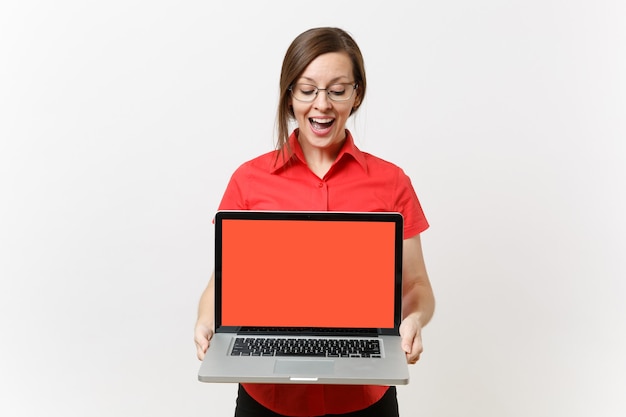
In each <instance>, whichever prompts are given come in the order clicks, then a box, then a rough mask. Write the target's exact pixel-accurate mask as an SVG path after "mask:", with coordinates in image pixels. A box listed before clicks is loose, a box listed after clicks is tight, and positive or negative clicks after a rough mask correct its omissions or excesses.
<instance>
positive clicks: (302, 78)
mask: <svg viewBox="0 0 626 417" xmlns="http://www.w3.org/2000/svg"><path fill="white" fill-rule="evenodd" d="M342 78H346V79H348V80H349V79H350V77H347V76H345V75H340V76H339V77H335V78H333V79H332V80H330V81H329V82H328V85H333V84H334V83H336V82H339V80H341V79H342ZM299 80H306V81H310V82H312V83H315V82H316V81H315V80H314V79H313V78H309V77H300V78H299Z"/></svg>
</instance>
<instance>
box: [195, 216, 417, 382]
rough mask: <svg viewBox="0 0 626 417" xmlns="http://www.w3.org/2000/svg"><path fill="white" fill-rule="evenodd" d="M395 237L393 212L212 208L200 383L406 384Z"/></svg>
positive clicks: (398, 220) (398, 230)
mask: <svg viewBox="0 0 626 417" xmlns="http://www.w3.org/2000/svg"><path fill="white" fill-rule="evenodd" d="M402 241H403V219H402V215H401V214H399V213H389V212H370V213H352V212H302V211H218V212H217V213H216V216H215V334H214V336H213V338H212V340H211V343H210V346H209V349H208V350H207V352H206V355H205V358H204V360H203V361H202V364H201V366H200V369H199V372H198V380H199V381H201V382H220V383H229V382H244V383H246V382H247V383H278V384H283V383H285V384H288V383H294V384H298V383H301V384H348V385H350V384H357V385H362V384H367V385H401V384H408V382H409V370H408V365H407V362H406V356H405V353H404V352H403V350H402V348H401V341H400V335H399V325H400V321H401V301H402Z"/></svg>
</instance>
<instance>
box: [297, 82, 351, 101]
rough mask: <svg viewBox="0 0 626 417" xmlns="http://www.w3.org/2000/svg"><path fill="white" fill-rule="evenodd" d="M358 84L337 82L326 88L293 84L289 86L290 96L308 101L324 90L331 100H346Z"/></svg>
mask: <svg viewBox="0 0 626 417" xmlns="http://www.w3.org/2000/svg"><path fill="white" fill-rule="evenodd" d="M357 87H358V84H350V83H337V84H333V85H331V86H328V87H327V88H318V87H316V86H314V85H311V84H300V83H298V84H295V85H292V86H291V87H289V91H291V96H292V97H293V98H295V99H296V100H298V101H303V102H305V103H310V102H312V101H314V100H315V99H316V98H317V93H319V92H320V91H325V92H326V95H327V97H328V98H329V99H330V100H332V101H339V102H341V101H348V100H350V99H351V98H352V95H353V94H354V91H355V90H356V89H357Z"/></svg>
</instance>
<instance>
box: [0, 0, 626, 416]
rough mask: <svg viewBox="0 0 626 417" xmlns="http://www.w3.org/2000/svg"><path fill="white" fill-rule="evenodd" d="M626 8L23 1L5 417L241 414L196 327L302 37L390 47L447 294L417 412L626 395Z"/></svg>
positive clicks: (404, 405)
mask: <svg viewBox="0 0 626 417" xmlns="http://www.w3.org/2000/svg"><path fill="white" fill-rule="evenodd" d="M625 18H626V3H625V2H623V1H621V0H613V1H610V0H595V1H591V0H580V1H566V0H525V1H521V0H520V1H498V0H477V1H472V2H468V1H461V0H442V1H436V2H423V1H422V2H409V1H405V2H395V1H392V2H386V3H381V2H365V1H362V0H359V1H317V2H295V1H276V0H274V1H271V2H255V1H248V2H242V1H231V2H207V1H139V0H134V1H133V0H125V1H119V0H112V1H106V2H105V1H100V2H98V1H82V0H81V1H78V0H77V1H69V0H60V1H54V2H53V1H50V2H47V1H28V0H25V1H17V0H14V1H11V0H9V1H7V2H3V3H2V5H1V6H0V274H1V277H0V278H1V280H0V309H1V312H2V314H0V332H1V333H0V338H1V339H0V414H1V415H3V416H81V417H82V416H202V415H210V416H228V415H232V412H233V409H234V399H235V387H234V385H219V384H202V383H199V382H197V380H196V373H197V370H198V367H199V362H198V361H197V359H196V358H195V349H194V345H193V340H192V331H193V325H194V321H195V314H196V305H197V301H198V297H199V296H200V293H201V291H202V289H203V288H204V286H205V284H206V282H207V280H208V277H209V274H210V271H211V269H212V249H213V246H212V245H213V244H212V240H211V239H212V233H213V230H212V224H211V218H212V215H213V213H214V211H215V210H216V208H217V205H218V202H219V200H220V198H221V195H222V193H223V191H224V188H225V186H226V182H227V180H228V178H229V177H230V174H231V173H232V171H233V170H234V169H235V168H236V167H237V166H238V165H239V164H240V163H242V162H244V161H245V160H248V159H250V158H252V157H254V156H256V155H258V154H260V153H262V152H266V151H268V150H270V149H272V147H273V144H274V136H273V134H274V133H273V132H274V120H275V108H276V104H277V93H278V77H279V71H280V65H281V62H282V58H283V55H284V52H285V50H286V48H287V47H288V45H289V43H290V42H291V40H292V39H293V38H294V37H295V36H296V35H298V34H299V33H300V32H302V31H304V30H306V29H308V28H310V27H313V26H325V25H332V26H340V27H342V28H344V29H346V30H348V31H349V32H350V33H352V34H353V35H354V37H355V39H356V40H357V42H358V43H359V45H360V46H361V48H362V52H363V54H364V56H365V60H366V65H367V70H368V81H369V90H368V96H367V98H366V102H365V105H364V106H363V107H362V108H361V111H360V112H359V114H358V116H357V118H356V121H355V122H354V123H351V124H350V125H349V127H350V128H351V129H352V131H353V133H354V135H355V137H356V140H357V145H358V146H360V147H361V149H363V150H365V151H368V152H371V153H374V154H376V155H378V156H380V157H383V158H385V159H388V160H391V161H393V162H395V163H396V164H398V165H400V166H401V167H402V168H404V170H405V171H406V172H407V173H408V174H409V176H410V177H411V178H412V180H413V184H414V186H415V188H416V190H417V193H418V195H419V196H420V199H421V202H422V205H423V207H424V210H425V212H426V214H427V217H428V219H429V221H430V223H431V228H430V229H429V230H428V231H426V232H425V233H424V234H423V237H422V238H423V244H424V250H425V256H426V260H427V265H428V268H429V272H430V275H431V279H432V282H433V286H434V289H435V293H436V297H437V301H438V305H437V312H436V315H435V318H434V319H433V321H432V323H431V324H430V325H429V326H428V327H427V328H426V329H425V330H424V343H425V349H426V350H425V352H424V354H423V357H422V360H421V361H420V362H419V363H418V364H417V365H416V366H414V367H412V369H411V376H412V380H411V383H410V385H408V386H406V387H401V388H400V389H399V398H400V405H401V412H402V414H403V415H404V416H441V417H450V416H481V417H484V416H493V417H501V416H514V417H517V416H520V417H522V416H524V417H526V416H568V417H576V416H594V417H595V416H622V415H624V413H625V411H626V395H625V393H626V376H625V375H626V359H625V358H624V355H625V352H626V324H625V318H626V303H625V299H626V284H625V283H624V279H625V278H626V265H625V260H624V258H625V256H624V255H625V252H626V251H625V249H626V244H625V243H626V242H625V236H626V221H625V220H624V215H625V214H624V213H625V212H626V195H625V194H626V191H625V189H626V187H625V184H624V183H625V179H626V168H625V166H626V145H625V142H626V140H625V139H626V81H625V80H626V77H624V74H626V25H625V24H624V19H625Z"/></svg>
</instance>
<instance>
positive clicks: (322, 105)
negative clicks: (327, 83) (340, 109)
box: [313, 89, 332, 110]
mask: <svg viewBox="0 0 626 417" xmlns="http://www.w3.org/2000/svg"><path fill="white" fill-rule="evenodd" d="M331 105H332V104H331V102H330V99H329V98H328V91H326V90H325V89H320V90H318V91H317V95H316V96H315V100H313V106H314V107H315V108H316V109H320V110H323V109H329V108H330V107H331Z"/></svg>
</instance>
